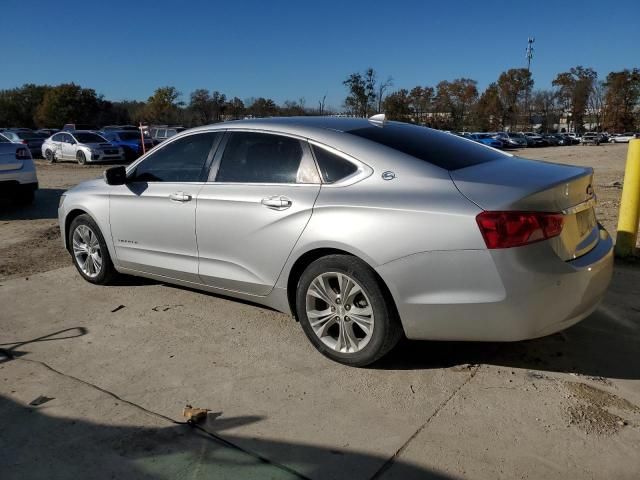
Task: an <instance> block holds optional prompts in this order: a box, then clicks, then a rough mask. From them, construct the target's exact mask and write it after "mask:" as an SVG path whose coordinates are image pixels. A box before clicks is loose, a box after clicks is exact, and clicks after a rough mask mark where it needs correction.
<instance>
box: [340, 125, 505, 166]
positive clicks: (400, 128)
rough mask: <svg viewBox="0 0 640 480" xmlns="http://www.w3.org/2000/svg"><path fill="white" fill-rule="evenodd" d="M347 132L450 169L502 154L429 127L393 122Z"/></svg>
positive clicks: (492, 158)
mask: <svg viewBox="0 0 640 480" xmlns="http://www.w3.org/2000/svg"><path fill="white" fill-rule="evenodd" d="M346 133H348V134H351V135H355V136H357V137H361V138H366V139H367V140H370V141H372V142H375V143H379V144H380V145H384V146H386V147H389V148H393V149H394V150H397V151H399V152H402V153H405V154H407V155H411V156H413V157H415V158H418V159H420V160H423V161H425V162H429V163H431V164H433V165H436V166H438V167H440V168H444V169H447V170H457V169H459V168H465V167H470V166H472V165H478V164H480V163H486V162H490V161H492V160H496V159H497V158H500V156H501V155H502V154H500V153H498V152H496V151H495V150H493V149H490V148H487V147H485V146H483V145H481V144H478V143H475V142H469V141H466V140H461V139H460V138H457V137H456V136H454V135H450V134H448V133H444V132H439V131H437V130H432V129H430V128H426V127H419V126H416V125H408V124H402V123H395V122H393V123H389V124H387V125H385V126H384V127H382V128H380V127H376V126H371V127H364V128H358V129H355V130H347V131H346Z"/></svg>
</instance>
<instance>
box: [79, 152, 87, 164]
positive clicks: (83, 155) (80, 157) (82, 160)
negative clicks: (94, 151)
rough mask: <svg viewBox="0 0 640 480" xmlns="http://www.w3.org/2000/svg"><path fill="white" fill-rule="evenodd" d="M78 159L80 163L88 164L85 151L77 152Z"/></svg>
mask: <svg viewBox="0 0 640 480" xmlns="http://www.w3.org/2000/svg"><path fill="white" fill-rule="evenodd" d="M76 160H77V161H78V163H79V164H80V165H86V163H87V157H86V156H85V154H84V152H78V153H76Z"/></svg>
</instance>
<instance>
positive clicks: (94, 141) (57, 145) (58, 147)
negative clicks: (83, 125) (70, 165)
mask: <svg viewBox="0 0 640 480" xmlns="http://www.w3.org/2000/svg"><path fill="white" fill-rule="evenodd" d="M42 155H43V156H44V157H45V158H46V159H47V160H49V161H51V162H55V161H57V160H75V161H77V162H78V163H79V164H80V165H84V164H85V163H87V162H104V161H122V160H124V159H125V157H124V150H123V149H122V148H121V147H118V146H116V145H112V144H111V143H109V142H108V141H107V140H106V139H105V138H104V137H102V136H101V135H98V134H97V133H95V132H90V131H87V130H78V131H75V132H60V133H56V134H55V135H54V136H52V137H50V138H47V140H46V141H45V142H44V143H43V144H42Z"/></svg>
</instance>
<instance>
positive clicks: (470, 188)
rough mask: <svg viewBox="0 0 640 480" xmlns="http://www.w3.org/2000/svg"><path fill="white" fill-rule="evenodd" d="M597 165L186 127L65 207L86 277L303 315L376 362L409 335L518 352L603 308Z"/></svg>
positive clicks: (323, 335)
mask: <svg viewBox="0 0 640 480" xmlns="http://www.w3.org/2000/svg"><path fill="white" fill-rule="evenodd" d="M594 203H595V195H594V192H593V171H592V170H591V169H589V168H583V167H576V166H565V165H556V164H552V163H546V162H539V161H532V160H525V159H521V158H517V157H514V156H512V155H510V154H508V153H503V152H500V151H498V150H495V149H493V148H490V147H486V146H484V145H481V144H478V143H476V142H473V141H470V140H467V139H464V138H460V137H457V136H455V135H452V134H449V133H444V132H439V131H436V130H431V129H428V128H424V127H418V126H413V125H407V124H402V123H396V122H387V121H385V120H384V118H383V117H379V116H377V117H376V118H373V117H372V119H369V120H367V119H346V118H326V117H316V118H313V117H308V118H274V119H265V120H248V121H240V122H230V123H222V124H217V125H212V126H206V127H199V128H195V129H191V130H188V131H185V132H182V133H181V134H179V135H176V136H175V137H173V138H171V139H170V140H167V141H166V142H164V143H163V144H161V145H160V146H158V147H156V148H155V149H153V150H152V151H150V152H149V153H147V154H146V155H144V156H143V157H141V158H140V159H139V160H137V161H136V162H134V163H133V164H131V165H130V166H129V167H127V168H126V169H125V167H122V166H118V167H113V168H111V169H109V170H107V171H106V172H105V175H104V179H97V180H92V181H88V182H84V183H82V184H80V185H78V186H77V187H75V188H73V189H71V190H69V191H68V192H66V194H65V195H64V196H62V198H61V201H60V208H59V219H60V228H61V230H62V238H63V239H64V242H65V246H66V248H67V249H68V251H69V252H70V253H71V256H72V258H73V262H74V263H75V266H76V267H77V269H78V271H79V273H80V275H82V277H84V278H85V279H86V280H87V281H89V282H92V283H97V284H105V283H107V282H109V281H110V280H111V279H112V278H113V276H114V275H115V274H116V273H117V272H121V273H126V274H131V275H139V276H143V277H148V278H153V279H158V280H160V281H163V282H169V283H174V284H178V285H183V286H187V287H190V288H197V289H202V290H207V291H210V292H215V293H218V294H222V295H227V296H231V297H236V298H240V299H243V300H249V301H252V302H255V303H260V304H264V305H267V306H270V307H272V308H275V309H277V310H280V311H282V312H286V313H289V314H292V315H293V316H294V317H295V318H296V319H297V320H298V321H299V322H300V324H301V326H302V328H303V330H304V332H305V334H306V335H307V336H308V338H309V340H310V341H311V343H312V344H313V346H314V347H315V348H317V349H318V350H319V351H320V352H321V353H323V354H324V355H326V356H327V357H329V358H331V359H333V360H336V361H338V362H342V363H345V364H349V365H355V366H362V365H367V364H369V363H372V362H374V361H376V360H377V359H379V358H381V357H382V356H383V355H385V354H386V353H387V352H389V351H390V350H391V349H392V348H393V347H394V345H396V343H397V342H398V340H399V339H400V338H401V337H402V336H403V335H405V336H406V337H408V338H410V339H432V340H474V341H516V340H523V339H528V338H534V337H539V336H543V335H548V334H551V333H553V332H557V331H559V330H562V329H564V328H567V327H569V326H571V325H573V324H575V323H576V322H578V321H580V320H581V319H583V318H585V317H586V316H588V315H589V314H590V313H591V312H593V311H594V309H595V308H596V307H597V306H598V304H599V302H600V301H601V299H602V297H603V295H604V293H605V290H606V289H607V286H608V285H609V282H610V279H611V275H612V270H613V258H612V241H611V239H610V237H609V234H608V233H607V232H606V231H605V230H604V229H603V228H602V227H601V226H600V225H599V223H598V222H597V220H596V217H595V213H594Z"/></svg>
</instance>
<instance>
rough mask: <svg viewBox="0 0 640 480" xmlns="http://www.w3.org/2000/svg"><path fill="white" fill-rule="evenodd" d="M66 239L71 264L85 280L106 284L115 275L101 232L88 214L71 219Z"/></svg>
mask: <svg viewBox="0 0 640 480" xmlns="http://www.w3.org/2000/svg"><path fill="white" fill-rule="evenodd" d="M67 241H68V245H69V251H70V252H71V257H72V258H73V264H74V265H75V267H76V269H77V270H78V272H79V273H80V275H82V277H83V278H84V279H85V280H86V281H87V282H91V283H95V284H98V285H106V284H107V283H109V281H111V279H112V278H113V277H114V276H115V275H116V270H115V268H114V267H113V263H112V262H111V256H110V255H109V250H108V249H107V244H106V242H105V241H104V237H103V236H102V232H101V231H100V229H99V228H98V225H97V224H96V222H95V221H94V220H93V218H91V217H90V216H89V215H87V214H83V215H78V216H77V217H76V218H74V219H73V221H72V222H71V225H70V227H69V236H68V240H67Z"/></svg>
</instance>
